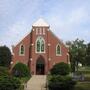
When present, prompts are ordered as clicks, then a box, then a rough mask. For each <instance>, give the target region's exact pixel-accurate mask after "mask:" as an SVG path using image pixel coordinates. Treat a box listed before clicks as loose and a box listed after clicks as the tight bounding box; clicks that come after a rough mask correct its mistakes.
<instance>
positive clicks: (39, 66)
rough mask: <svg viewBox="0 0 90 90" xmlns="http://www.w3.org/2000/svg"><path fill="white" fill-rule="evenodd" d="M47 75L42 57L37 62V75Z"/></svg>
mask: <svg viewBox="0 0 90 90" xmlns="http://www.w3.org/2000/svg"><path fill="white" fill-rule="evenodd" d="M44 74H45V61H44V58H43V57H42V56H40V57H39V58H38V59H37V61H36V75H44Z"/></svg>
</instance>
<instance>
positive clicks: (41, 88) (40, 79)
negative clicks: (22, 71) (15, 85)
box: [25, 75, 46, 90]
mask: <svg viewBox="0 0 90 90" xmlns="http://www.w3.org/2000/svg"><path fill="white" fill-rule="evenodd" d="M45 84H46V75H33V76H32V78H31V79H30V80H29V81H28V83H27V88H26V89H25V90H46V89H45Z"/></svg>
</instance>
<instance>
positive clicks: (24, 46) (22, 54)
mask: <svg viewBox="0 0 90 90" xmlns="http://www.w3.org/2000/svg"><path fill="white" fill-rule="evenodd" d="M22 45H23V44H20V46H19V56H25V46H24V45H23V47H24V53H23V54H21V46H22Z"/></svg>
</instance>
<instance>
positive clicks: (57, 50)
mask: <svg viewBox="0 0 90 90" xmlns="http://www.w3.org/2000/svg"><path fill="white" fill-rule="evenodd" d="M56 55H57V56H60V55H61V46H60V44H58V45H57V46H56Z"/></svg>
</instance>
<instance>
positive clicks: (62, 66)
mask: <svg viewBox="0 0 90 90" xmlns="http://www.w3.org/2000/svg"><path fill="white" fill-rule="evenodd" d="M50 72H51V75H67V74H69V72H70V68H69V65H68V64H66V63H64V62H61V63H57V64H56V65H54V66H53V68H52V69H51V71H50Z"/></svg>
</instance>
